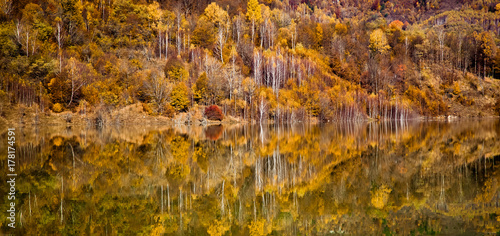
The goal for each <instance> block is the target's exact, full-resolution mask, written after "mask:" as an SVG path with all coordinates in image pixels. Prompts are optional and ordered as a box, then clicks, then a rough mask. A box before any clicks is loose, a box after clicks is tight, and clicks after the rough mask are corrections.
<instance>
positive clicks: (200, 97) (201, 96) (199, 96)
mask: <svg viewBox="0 0 500 236" xmlns="http://www.w3.org/2000/svg"><path fill="white" fill-rule="evenodd" d="M207 87H208V78H207V73H205V72H203V73H202V74H201V75H200V77H198V79H197V80H196V83H195V84H194V86H193V93H194V99H195V101H196V102H198V104H200V103H204V102H206V100H207V99H206V96H207V89H208V88H207Z"/></svg>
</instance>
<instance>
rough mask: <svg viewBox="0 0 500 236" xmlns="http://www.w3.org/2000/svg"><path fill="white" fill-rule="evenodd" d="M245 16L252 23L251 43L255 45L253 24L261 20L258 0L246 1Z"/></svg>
mask: <svg viewBox="0 0 500 236" xmlns="http://www.w3.org/2000/svg"><path fill="white" fill-rule="evenodd" d="M246 17H247V19H248V21H250V23H251V24H252V45H255V30H256V29H255V26H256V24H258V23H260V22H261V20H262V14H261V9H260V5H259V1H258V0H249V1H248V4H247V14H246Z"/></svg>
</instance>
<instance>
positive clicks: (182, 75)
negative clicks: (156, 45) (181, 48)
mask: <svg viewBox="0 0 500 236" xmlns="http://www.w3.org/2000/svg"><path fill="white" fill-rule="evenodd" d="M164 71H165V76H166V77H167V78H168V79H170V80H173V81H175V82H179V81H186V80H187V79H188V78H189V71H187V70H186V68H184V63H183V62H182V61H181V59H180V58H179V57H172V58H170V59H168V61H167V63H166V64H165V68H164Z"/></svg>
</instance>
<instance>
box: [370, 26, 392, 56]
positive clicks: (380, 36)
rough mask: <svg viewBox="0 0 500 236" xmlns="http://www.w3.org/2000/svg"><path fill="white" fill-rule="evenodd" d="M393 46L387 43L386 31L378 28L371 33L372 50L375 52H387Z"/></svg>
mask: <svg viewBox="0 0 500 236" xmlns="http://www.w3.org/2000/svg"><path fill="white" fill-rule="evenodd" d="M389 49H391V47H390V46H389V45H388V44H387V37H386V36H385V33H384V31H382V30H381V29H376V30H374V31H373V32H372V33H371V34H370V50H371V51H372V53H374V54H385V53H386V52H387V51H389Z"/></svg>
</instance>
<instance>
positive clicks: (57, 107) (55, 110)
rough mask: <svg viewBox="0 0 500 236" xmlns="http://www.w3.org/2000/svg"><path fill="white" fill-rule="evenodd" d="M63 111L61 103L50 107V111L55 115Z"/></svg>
mask: <svg viewBox="0 0 500 236" xmlns="http://www.w3.org/2000/svg"><path fill="white" fill-rule="evenodd" d="M63 110H64V106H63V105H62V104H61V103H56V104H54V106H52V111H54V112H55V113H60V112H62V111H63Z"/></svg>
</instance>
